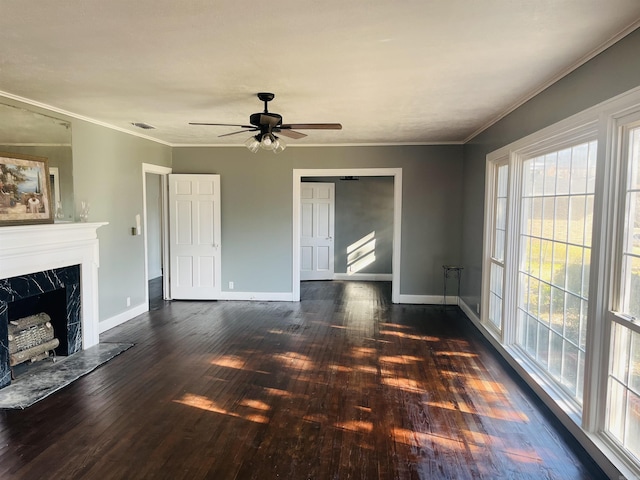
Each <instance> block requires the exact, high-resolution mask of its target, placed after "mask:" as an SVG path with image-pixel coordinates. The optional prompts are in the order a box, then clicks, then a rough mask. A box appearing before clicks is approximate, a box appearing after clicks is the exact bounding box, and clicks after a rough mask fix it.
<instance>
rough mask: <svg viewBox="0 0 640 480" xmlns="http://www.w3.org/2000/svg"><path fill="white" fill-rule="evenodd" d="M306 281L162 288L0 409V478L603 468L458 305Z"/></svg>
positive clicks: (491, 473)
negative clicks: (17, 406)
mask: <svg viewBox="0 0 640 480" xmlns="http://www.w3.org/2000/svg"><path fill="white" fill-rule="evenodd" d="M301 290H302V297H303V298H302V301H301V302H300V303H285V302H273V303H267V302H164V303H162V304H161V305H160V307H158V309H156V310H152V311H150V312H149V313H147V314H144V315H141V316H140V317H138V318H136V319H134V320H132V321H130V322H128V323H126V324H124V325H122V326H120V327H117V328H115V329H112V330H110V331H109V332H107V333H105V334H103V335H102V336H101V341H102V342H134V343H135V344H136V345H135V346H134V347H133V348H131V349H129V350H128V351H126V352H124V353H123V354H121V355H120V356H118V357H116V358H115V359H113V360H111V361H110V362H109V363H107V364H106V365H104V366H102V367H101V368H99V369H97V370H96V371H94V372H92V373H91V374H89V375H87V376H85V377H83V378H81V379H80V380H78V381H77V382H75V383H74V384H72V385H71V386H69V387H67V388H65V389H63V390H61V391H59V392H58V393H56V394H54V395H52V396H51V397H49V398H47V399H45V400H43V401H41V402H39V403H37V404H36V405H34V406H33V407H30V408H29V409H27V410H24V411H8V410H4V411H1V412H0V478H2V479H50V478H51V479H94V478H95V479H142V478H149V479H164V478H166V479H190V480H191V479H200V478H209V479H223V480H224V479H261V480H262V479H296V480H297V479H321V480H323V479H383V480H386V479H440V478H446V479H467V478H468V479H479V478H486V479H526V478H529V479H563V480H568V479H587V478H605V477H604V475H603V474H602V472H601V471H600V470H599V469H598V468H597V466H596V465H595V464H594V463H593V461H592V460H591V459H590V458H589V457H588V456H587V455H586V454H585V453H584V451H582V450H581V449H580V448H579V447H578V446H577V444H576V443H575V441H574V440H573V439H571V438H570V437H569V436H568V434H567V433H566V432H565V431H564V430H562V429H561V428H558V426H557V424H556V422H555V421H554V420H553V419H552V418H551V417H550V415H549V414H548V413H547V411H546V410H545V409H544V408H541V407H540V404H539V402H538V401H537V400H535V399H534V398H533V397H532V396H530V394H529V392H528V391H527V390H526V388H525V387H523V386H522V385H521V383H520V382H519V381H517V380H515V379H514V377H512V374H511V373H510V372H509V370H508V369H505V367H504V365H503V364H502V362H501V361H499V360H497V359H496V357H495V353H494V352H492V351H491V349H490V348H489V347H488V345H487V343H486V342H485V341H484V340H483V339H482V338H481V337H480V336H479V334H478V333H477V332H476V331H475V330H474V329H473V327H472V326H471V325H470V323H469V322H468V320H466V319H465V317H464V316H463V315H462V313H461V312H460V311H459V310H458V309H457V308H453V307H451V308H449V309H448V310H446V311H443V310H442V309H441V308H440V307H436V306H414V305H392V304H391V303H390V285H389V284H388V283H366V282H305V283H303V285H302V289H301Z"/></svg>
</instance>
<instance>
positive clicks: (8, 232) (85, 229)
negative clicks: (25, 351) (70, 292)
mask: <svg viewBox="0 0 640 480" xmlns="http://www.w3.org/2000/svg"><path fill="white" fill-rule="evenodd" d="M103 225H106V223H60V224H45V225H25V226H12V227H0V282H3V285H5V286H9V285H15V284H16V283H15V282H16V279H15V278H14V277H27V276H29V277H28V278H30V280H28V281H27V284H30V285H31V286H33V285H35V283H34V282H36V283H37V282H38V281H41V280H43V279H46V278H51V277H57V276H58V275H61V276H62V277H64V278H69V271H70V269H66V268H64V267H71V266H75V265H77V266H79V273H80V310H79V317H80V331H81V336H80V337H79V338H77V339H76V340H75V342H76V346H75V347H73V348H74V349H75V350H76V351H77V350H79V342H80V341H81V342H82V343H81V348H82V349H83V350H86V349H88V348H90V347H92V346H94V345H97V344H98V343H99V329H98V321H99V312H98V267H99V253H98V237H97V229H98V228H99V227H101V226H103ZM71 270H74V269H71ZM75 270H76V271H77V269H75ZM32 274H39V275H32ZM73 276H76V275H71V277H73ZM6 279H13V280H12V281H7V280H6ZM62 283H65V281H62ZM69 286H71V284H69ZM25 288H29V287H28V286H27V287H25ZM71 288H74V287H71ZM6 309H7V303H6V302H0V318H2V317H4V318H6ZM2 311H4V313H2ZM5 321H6V320H5ZM72 328H73V327H72ZM3 329H4V327H3ZM4 331H6V330H4ZM0 340H1V341H3V342H4V341H6V338H5V339H0ZM70 348H71V345H70ZM0 370H2V368H0ZM0 381H2V379H0ZM3 385H4V383H3Z"/></svg>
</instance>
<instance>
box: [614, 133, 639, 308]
mask: <svg viewBox="0 0 640 480" xmlns="http://www.w3.org/2000/svg"><path fill="white" fill-rule="evenodd" d="M627 152H628V158H627V162H628V163H627V167H628V168H627V171H628V180H627V182H626V183H627V191H626V199H625V206H624V209H625V210H624V213H625V221H624V227H625V238H624V246H623V251H622V258H621V259H620V260H621V272H620V275H621V278H620V285H621V287H622V288H621V292H620V306H619V309H620V310H621V311H622V313H625V314H627V315H629V316H631V317H634V318H640V127H637V128H634V129H632V130H631V131H630V135H629V146H628V149H627Z"/></svg>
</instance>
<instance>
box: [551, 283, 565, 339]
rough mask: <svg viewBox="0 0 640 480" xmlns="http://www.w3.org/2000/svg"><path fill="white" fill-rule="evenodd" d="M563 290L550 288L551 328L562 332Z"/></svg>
mask: <svg viewBox="0 0 640 480" xmlns="http://www.w3.org/2000/svg"><path fill="white" fill-rule="evenodd" d="M564 296H565V293H564V290H561V289H559V288H556V287H552V288H551V328H552V329H554V330H555V331H556V332H558V333H560V334H562V330H563V328H564Z"/></svg>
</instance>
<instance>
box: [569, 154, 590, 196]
mask: <svg viewBox="0 0 640 480" xmlns="http://www.w3.org/2000/svg"><path fill="white" fill-rule="evenodd" d="M588 155H589V144H587V143H583V144H582V145H576V146H575V147H573V148H572V149H571V193H584V192H586V191H587V169H588V165H589V164H588Z"/></svg>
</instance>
